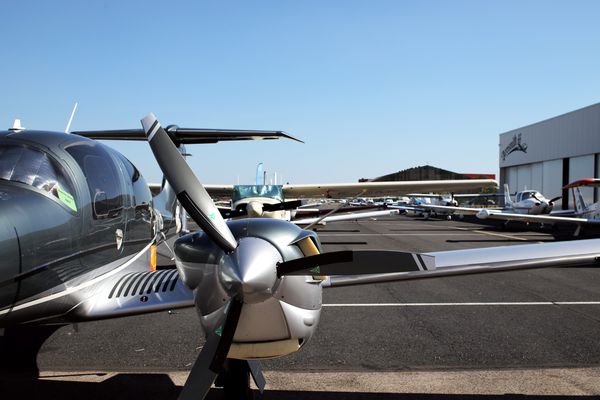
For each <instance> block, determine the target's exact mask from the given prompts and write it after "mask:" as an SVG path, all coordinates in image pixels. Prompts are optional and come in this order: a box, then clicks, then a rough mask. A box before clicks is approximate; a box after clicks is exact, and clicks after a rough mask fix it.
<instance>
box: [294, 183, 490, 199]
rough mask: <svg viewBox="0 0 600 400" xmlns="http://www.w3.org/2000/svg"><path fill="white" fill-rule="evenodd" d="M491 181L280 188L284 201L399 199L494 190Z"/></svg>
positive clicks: (308, 185)
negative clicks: (320, 198)
mask: <svg viewBox="0 0 600 400" xmlns="http://www.w3.org/2000/svg"><path fill="white" fill-rule="evenodd" d="M496 186H498V183H497V182H496V181H495V180H493V179H460V180H437V181H394V182H359V183H330V184H304V185H283V193H284V195H285V197H286V198H316V197H327V198H346V197H359V196H369V197H377V196H399V195H403V194H407V193H412V192H453V191H459V190H478V189H481V188H485V187H496Z"/></svg>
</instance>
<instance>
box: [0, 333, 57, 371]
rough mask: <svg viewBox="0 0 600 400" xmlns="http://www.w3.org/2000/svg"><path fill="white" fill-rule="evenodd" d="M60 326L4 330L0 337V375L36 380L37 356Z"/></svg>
mask: <svg viewBox="0 0 600 400" xmlns="http://www.w3.org/2000/svg"><path fill="white" fill-rule="evenodd" d="M61 327H62V325H48V326H18V327H11V328H5V329H4V335H2V336H0V374H6V373H8V374H18V375H20V376H26V377H31V378H37V377H38V376H39V373H40V370H39V368H38V365H37V355H38V352H39V350H40V348H41V347H42V345H43V344H44V342H45V341H46V339H48V338H49V337H50V336H51V335H52V334H53V333H54V332H56V330H58V329H59V328H61Z"/></svg>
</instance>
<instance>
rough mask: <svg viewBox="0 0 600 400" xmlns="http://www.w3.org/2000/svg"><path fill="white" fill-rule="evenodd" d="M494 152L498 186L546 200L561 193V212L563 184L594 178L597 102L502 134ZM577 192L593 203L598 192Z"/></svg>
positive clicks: (599, 159) (599, 165)
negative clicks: (496, 153)
mask: <svg viewBox="0 0 600 400" xmlns="http://www.w3.org/2000/svg"><path fill="white" fill-rule="evenodd" d="M499 150H500V154H499V160H500V183H501V184H504V183H508V185H509V187H510V190H511V192H513V193H514V192H515V191H519V190H524V189H525V188H529V189H536V190H539V191H540V192H542V193H543V194H544V196H546V197H547V198H554V197H557V196H561V195H562V196H563V199H561V200H559V201H557V202H556V206H557V207H556V208H563V209H564V208H567V205H569V204H570V202H569V198H568V197H569V195H570V193H568V192H567V191H563V190H562V187H563V186H564V185H566V184H568V183H569V182H573V181H575V180H578V179H583V178H591V177H600V103H598V104H594V105H591V106H589V107H585V108H582V109H580V110H576V111H573V112H570V113H567V114H564V115H560V116H557V117H554V118H551V119H548V120H545V121H541V122H538V123H535V124H532V125H529V126H525V127H523V128H518V129H514V130H511V131H509V132H506V133H503V134H501V135H500V149H499ZM582 193H583V194H584V196H585V200H586V202H589V203H591V202H594V201H598V200H599V189H598V188H596V189H592V188H586V189H585V190H583V191H582ZM563 203H564V206H563Z"/></svg>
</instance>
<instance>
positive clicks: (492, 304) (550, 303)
mask: <svg viewBox="0 0 600 400" xmlns="http://www.w3.org/2000/svg"><path fill="white" fill-rule="evenodd" d="M590 305H591V306H598V305H600V301H519V302H514V301H511V302H508V301H499V302H466V303H339V304H336V303H329V304H323V307H448V306H467V307H481V306H483V307H502V306H511V307H514V306H590Z"/></svg>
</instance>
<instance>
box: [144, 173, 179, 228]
mask: <svg viewBox="0 0 600 400" xmlns="http://www.w3.org/2000/svg"><path fill="white" fill-rule="evenodd" d="M151 190H152V192H153V194H155V193H156V194H155V195H154V198H153V202H154V209H155V210H156V211H157V212H158V213H160V216H159V217H158V218H160V219H161V221H160V222H159V226H158V230H159V231H166V230H168V229H170V228H172V227H176V232H179V231H180V230H181V217H182V216H180V215H178V214H179V213H178V204H179V203H178V202H177V194H176V193H175V190H173V187H172V186H171V185H170V184H169V181H167V180H166V179H164V178H163V181H162V184H161V185H160V187H158V185H156V186H154V185H151Z"/></svg>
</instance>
